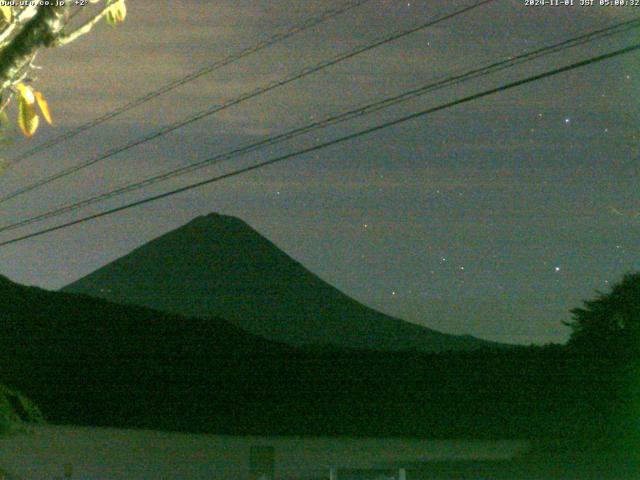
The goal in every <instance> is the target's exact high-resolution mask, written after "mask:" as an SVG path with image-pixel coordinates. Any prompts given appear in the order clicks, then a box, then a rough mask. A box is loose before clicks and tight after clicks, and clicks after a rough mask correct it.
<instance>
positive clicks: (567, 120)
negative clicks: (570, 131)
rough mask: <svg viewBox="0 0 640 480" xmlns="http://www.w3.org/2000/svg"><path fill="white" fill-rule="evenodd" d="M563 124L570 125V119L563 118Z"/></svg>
mask: <svg viewBox="0 0 640 480" xmlns="http://www.w3.org/2000/svg"><path fill="white" fill-rule="evenodd" d="M564 123H566V124H567V125H568V124H569V123H571V119H570V118H569V117H567V118H565V119H564Z"/></svg>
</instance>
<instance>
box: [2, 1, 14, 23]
mask: <svg viewBox="0 0 640 480" xmlns="http://www.w3.org/2000/svg"><path fill="white" fill-rule="evenodd" d="M0 15H2V19H3V20H4V21H5V22H7V23H9V22H11V20H12V18H13V14H12V12H11V7H10V6H6V5H5V6H2V7H0Z"/></svg>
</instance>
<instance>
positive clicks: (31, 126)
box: [16, 83, 40, 138]
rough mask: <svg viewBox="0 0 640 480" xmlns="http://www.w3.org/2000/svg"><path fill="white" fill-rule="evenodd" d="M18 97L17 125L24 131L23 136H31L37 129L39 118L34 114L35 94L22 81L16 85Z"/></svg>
mask: <svg viewBox="0 0 640 480" xmlns="http://www.w3.org/2000/svg"><path fill="white" fill-rule="evenodd" d="M16 88H17V89H18V93H19V94H20V98H19V99H18V127H20V130H22V133H24V136H25V137H27V138H31V137H32V136H33V134H34V133H35V131H36V130H37V129H38V124H39V123H40V118H39V117H38V115H37V114H36V109H35V101H36V99H35V95H34V94H33V90H32V89H31V87H28V86H26V85H25V84H24V83H19V84H18V85H16Z"/></svg>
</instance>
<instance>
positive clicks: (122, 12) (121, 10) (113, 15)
mask: <svg viewBox="0 0 640 480" xmlns="http://www.w3.org/2000/svg"><path fill="white" fill-rule="evenodd" d="M126 16H127V5H126V4H125V1H124V0H116V1H115V2H113V3H112V4H111V6H110V7H109V10H108V11H107V16H106V20H107V23H108V24H109V25H112V26H115V25H116V24H117V23H120V22H124V19H125V18H126Z"/></svg>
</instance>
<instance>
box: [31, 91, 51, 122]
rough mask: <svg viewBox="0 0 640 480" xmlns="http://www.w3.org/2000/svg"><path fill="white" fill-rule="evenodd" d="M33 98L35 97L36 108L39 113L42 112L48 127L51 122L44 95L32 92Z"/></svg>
mask: <svg viewBox="0 0 640 480" xmlns="http://www.w3.org/2000/svg"><path fill="white" fill-rule="evenodd" d="M33 94H34V96H35V97H36V102H38V106H39V107H40V111H41V112H42V116H43V117H44V119H45V120H46V121H47V123H48V124H49V125H51V124H52V123H53V121H52V120H51V112H50V111H49V104H48V103H47V101H46V100H45V99H44V95H42V93H40V92H34V93H33Z"/></svg>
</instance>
